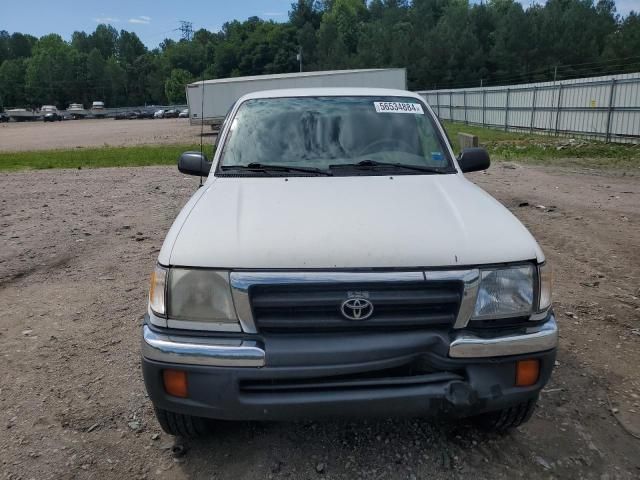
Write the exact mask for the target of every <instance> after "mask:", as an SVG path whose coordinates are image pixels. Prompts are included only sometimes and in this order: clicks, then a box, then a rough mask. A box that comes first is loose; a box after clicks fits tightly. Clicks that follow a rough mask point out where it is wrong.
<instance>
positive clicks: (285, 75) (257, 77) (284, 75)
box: [189, 68, 404, 87]
mask: <svg viewBox="0 0 640 480" xmlns="http://www.w3.org/2000/svg"><path fill="white" fill-rule="evenodd" d="M386 70H404V68H362V69H357V70H324V71H317V72H296V73H276V74H273V75H252V76H247V77H231V78H217V79H214V80H200V81H197V82H193V83H190V84H189V87H197V86H200V85H202V84H205V85H209V84H216V83H235V82H250V81H254V80H276V79H280V78H295V77H318V76H326V75H347V74H352V73H361V72H381V71H386Z"/></svg>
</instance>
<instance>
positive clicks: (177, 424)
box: [155, 407, 209, 438]
mask: <svg viewBox="0 0 640 480" xmlns="http://www.w3.org/2000/svg"><path fill="white" fill-rule="evenodd" d="M155 412H156V418H157V419H158V423H159V424H160V426H161V427H162V430H164V431H165V432H167V433H168V434H169V435H173V436H176V437H184V438H196V437H201V436H203V435H205V434H206V433H207V432H208V431H209V428H208V425H207V420H206V419H204V418H202V417H194V416H192V415H184V414H182V413H175V412H170V411H168V410H163V409H161V408H157V407H156V408H155Z"/></svg>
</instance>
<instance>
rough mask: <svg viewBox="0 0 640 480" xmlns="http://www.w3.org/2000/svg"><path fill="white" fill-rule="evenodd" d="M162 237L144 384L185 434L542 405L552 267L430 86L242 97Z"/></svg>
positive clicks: (517, 410)
mask: <svg viewBox="0 0 640 480" xmlns="http://www.w3.org/2000/svg"><path fill="white" fill-rule="evenodd" d="M178 167H179V170H180V171H181V172H183V173H188V174H193V175H199V176H206V177H208V178H207V180H206V182H205V183H204V185H203V186H202V188H200V189H198V190H197V192H196V193H195V194H194V195H193V197H192V198H191V199H190V200H189V202H188V203H187V204H186V205H185V207H184V208H183V209H182V211H181V212H180V214H179V215H178V217H177V218H176V220H175V222H174V223H173V226H172V227H171V230H170V231H169V233H168V235H167V237H166V239H165V241H164V245H163V246H162V249H161V251H160V255H159V257H158V263H157V266H156V267H155V269H154V271H153V274H152V280H151V288H150V293H149V307H148V311H147V315H146V317H145V324H144V326H143V340H142V356H143V359H142V365H143V372H144V378H145V384H146V388H147V391H148V393H149V396H150V398H151V401H152V402H153V404H154V407H155V410H156V413H157V417H158V420H159V422H160V424H161V426H162V427H163V428H164V430H165V431H167V432H168V433H171V434H174V435H182V436H194V435H198V434H201V433H203V432H205V431H206V430H207V429H208V428H209V427H211V425H212V423H213V422H212V421H211V420H214V419H224V420H275V419H295V418H308V417H314V416H320V415H323V416H334V415H341V416H345V415H346V416H356V415H385V416H392V415H414V416H421V415H449V416H454V417H462V416H468V417H474V418H475V419H477V421H478V422H479V423H480V424H481V425H484V426H485V427H488V428H491V429H494V430H507V429H510V428H512V427H515V426H518V425H520V424H521V423H523V422H525V421H526V420H528V418H529V417H530V416H531V413H532V412H533V409H534V406H535V403H536V400H537V398H538V394H539V392H540V390H541V389H542V388H543V386H544V385H545V383H546V382H547V381H548V380H549V377H550V375H551V371H552V368H553V365H554V361H555V355H556V348H557V342H558V331H557V327H556V322H555V317H554V314H553V311H552V308H551V271H550V267H549V266H548V264H547V263H546V262H545V257H544V254H543V253H542V251H541V249H540V248H539V246H538V245H537V243H536V241H535V240H534V239H533V237H532V236H531V234H530V233H529V232H528V231H527V229H526V228H525V227H524V226H523V225H522V224H521V223H520V222H519V221H518V220H517V219H516V218H515V217H514V216H513V215H512V214H511V213H510V212H509V211H508V210H507V209H506V208H504V207H503V206H502V205H501V204H500V203H499V202H497V201H496V200H494V199H493V198H492V197H491V196H489V195H488V194H487V193H486V192H484V191H483V190H482V189H480V188H479V187H477V186H475V185H474V184H473V183H471V182H470V181H468V180H467V179H466V178H465V177H464V175H463V173H464V172H472V171H477V170H483V169H486V168H488V167H489V156H488V154H487V152H486V151H484V150H483V149H478V148H474V149H467V150H465V151H463V152H462V154H461V155H460V156H459V157H458V158H456V157H455V156H454V153H453V151H452V149H451V145H450V144H449V141H448V140H447V137H446V134H445V132H444V130H443V128H442V126H441V125H440V124H439V122H438V120H437V118H436V117H435V116H434V114H433V112H432V110H431V109H430V108H429V106H428V105H427V104H425V103H424V100H423V99H422V98H421V97H420V96H419V95H417V94H414V93H410V92H407V91H402V90H386V89H362V88H358V89H325V88H317V89H292V90H273V91H266V92H259V93H252V94H249V95H245V96H244V97H242V98H240V99H239V100H238V101H237V102H236V103H235V105H234V106H233V108H232V109H231V110H230V112H229V114H228V115H227V118H226V119H225V121H224V123H223V126H222V129H221V133H220V139H219V143H218V148H217V150H216V153H215V157H214V158H213V160H212V161H211V162H209V161H208V160H207V159H206V158H205V157H204V156H203V155H202V154H201V153H198V152H186V153H185V154H183V155H182V156H181V158H180V159H179V164H178Z"/></svg>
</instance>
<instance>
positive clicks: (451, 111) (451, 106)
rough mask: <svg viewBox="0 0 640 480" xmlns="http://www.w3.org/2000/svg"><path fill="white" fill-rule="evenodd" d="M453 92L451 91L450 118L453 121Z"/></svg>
mask: <svg viewBox="0 0 640 480" xmlns="http://www.w3.org/2000/svg"><path fill="white" fill-rule="evenodd" d="M452 104H453V93H452V92H451V91H449V120H451V121H452V122H453V105H452Z"/></svg>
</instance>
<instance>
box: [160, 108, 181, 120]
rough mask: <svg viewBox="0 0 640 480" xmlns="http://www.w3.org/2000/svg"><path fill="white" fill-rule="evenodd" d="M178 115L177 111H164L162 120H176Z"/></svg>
mask: <svg viewBox="0 0 640 480" xmlns="http://www.w3.org/2000/svg"><path fill="white" fill-rule="evenodd" d="M179 114H180V112H178V110H174V109H172V110H165V112H164V118H178V115H179Z"/></svg>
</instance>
